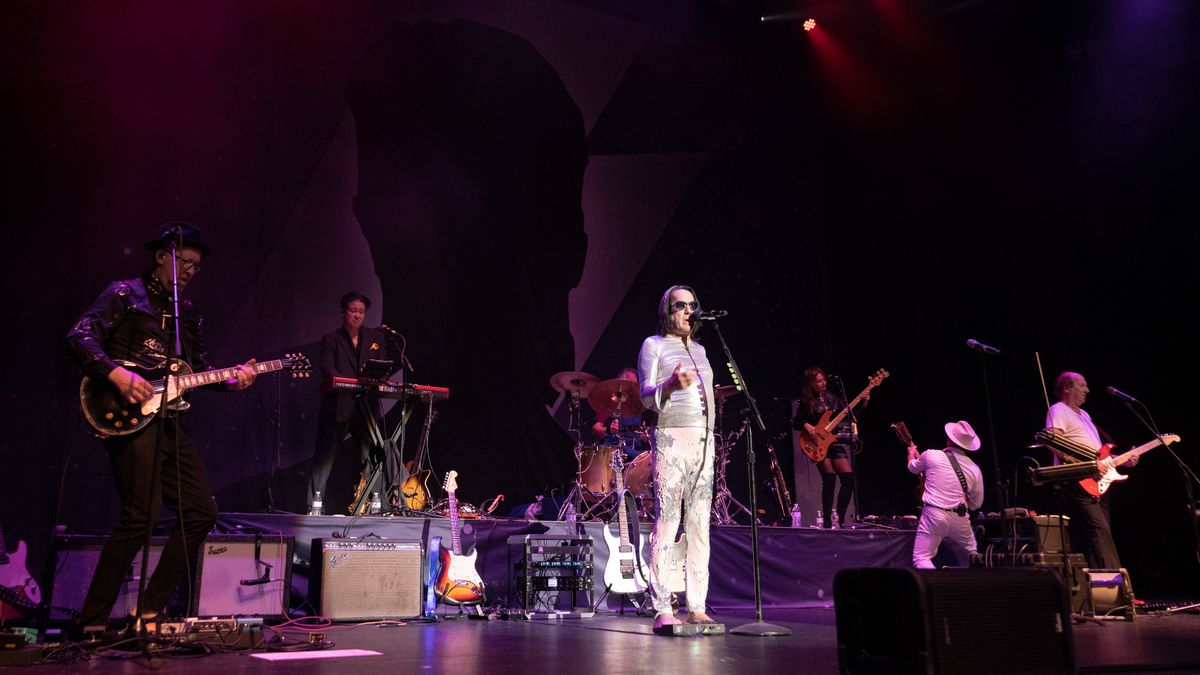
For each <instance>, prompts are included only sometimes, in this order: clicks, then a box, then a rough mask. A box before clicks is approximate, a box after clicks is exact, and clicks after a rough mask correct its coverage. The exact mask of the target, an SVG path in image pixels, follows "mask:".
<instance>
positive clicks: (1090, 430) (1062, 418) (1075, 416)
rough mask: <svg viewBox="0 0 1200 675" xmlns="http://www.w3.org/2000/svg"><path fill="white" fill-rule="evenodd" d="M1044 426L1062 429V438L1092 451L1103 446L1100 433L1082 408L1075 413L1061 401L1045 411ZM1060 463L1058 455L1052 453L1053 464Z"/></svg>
mask: <svg viewBox="0 0 1200 675" xmlns="http://www.w3.org/2000/svg"><path fill="white" fill-rule="evenodd" d="M1046 426H1047V427H1054V428H1055V429H1062V436H1063V437H1064V438H1066V439H1068V440H1072V441H1075V442H1076V443H1079V444H1080V445H1084V446H1086V447H1088V448H1091V449H1092V450H1099V449H1100V446H1101V445H1104V443H1103V442H1102V441H1101V440H1100V432H1099V431H1098V430H1097V429H1096V425H1095V424H1092V416H1091V415H1089V414H1087V411H1086V410H1084V409H1083V408H1080V409H1079V411H1078V412H1076V411H1075V409H1074V408H1072V407H1071V406H1069V405H1067V404H1066V403H1063V402H1062V401H1059V402H1058V403H1055V404H1054V405H1052V406H1050V409H1049V410H1047V411H1046ZM1061 462H1062V460H1060V459H1059V457H1058V453H1054V463H1055V464H1059V463H1061Z"/></svg>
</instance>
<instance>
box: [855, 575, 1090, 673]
mask: <svg viewBox="0 0 1200 675" xmlns="http://www.w3.org/2000/svg"><path fill="white" fill-rule="evenodd" d="M833 597H834V607H835V609H836V621H837V643H838V665H839V666H840V668H841V672H843V673H856V674H859V675H868V674H869V675H875V674H878V675H898V674H901V673H913V674H921V675H926V674H934V673H944V674H947V675H949V674H956V673H971V674H972V675H985V674H995V675H1011V674H1012V673H1022V674H1023V675H1032V674H1033V673H1063V674H1067V673H1074V672H1075V653H1074V645H1073V644H1072V641H1071V613H1070V609H1069V608H1068V606H1067V593H1066V589H1065V588H1064V587H1063V582H1062V578H1061V577H1060V576H1059V575H1058V574H1055V573H1054V572H1053V571H1051V570H1050V569H1048V568H1045V567H1015V568H988V569H963V568H959V569H940V570H914V569H897V568H884V567H867V568H850V569H844V570H842V571H840V572H838V574H837V576H836V577H834V581H833Z"/></svg>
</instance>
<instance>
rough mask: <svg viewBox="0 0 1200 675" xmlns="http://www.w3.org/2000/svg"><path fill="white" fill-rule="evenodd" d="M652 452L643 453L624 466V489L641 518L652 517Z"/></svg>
mask: <svg viewBox="0 0 1200 675" xmlns="http://www.w3.org/2000/svg"><path fill="white" fill-rule="evenodd" d="M653 455H654V453H652V452H649V451H647V452H643V453H642V454H640V455H638V456H637V457H635V458H634V459H633V461H632V462H630V463H629V464H627V465H626V466H625V489H626V490H628V491H629V494H631V495H633V498H634V500H635V501H636V502H637V504H638V511H639V512H640V513H641V515H642V516H643V517H647V518H653V517H654V471H653V461H652V459H653Z"/></svg>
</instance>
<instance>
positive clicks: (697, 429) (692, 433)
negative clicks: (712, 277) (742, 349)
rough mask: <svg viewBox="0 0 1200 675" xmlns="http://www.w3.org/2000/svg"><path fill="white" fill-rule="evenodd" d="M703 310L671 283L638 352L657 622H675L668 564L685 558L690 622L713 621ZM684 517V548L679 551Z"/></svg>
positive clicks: (709, 395)
mask: <svg viewBox="0 0 1200 675" xmlns="http://www.w3.org/2000/svg"><path fill="white" fill-rule="evenodd" d="M699 309H700V303H699V301H698V300H697V299H696V293H695V291H693V290H692V289H691V288H689V287H688V286H672V287H671V288H669V289H667V292H666V293H664V294H663V296H662V300H660V301H659V304H658V335H652V336H650V337H648V338H646V340H645V342H643V343H642V349H641V352H640V353H639V354H638V381H639V382H640V385H641V398H642V404H643V405H645V406H646V407H647V408H649V409H651V410H654V411H655V412H657V413H658V423H657V425H656V426H655V428H654V436H653V442H652V446H651V450H652V452H653V453H654V455H653V458H654V464H653V467H654V468H653V476H654V493H655V499H656V501H657V506H658V509H657V514H658V517H657V520H655V521H654V531H653V533H652V534H651V537H650V586H651V590H652V591H653V594H654V609H655V611H656V612H657V614H656V616H655V617H654V627H655V628H660V627H662V626H667V625H672V624H678V623H680V621H679V619H677V618H676V617H675V614H674V612H673V611H672V609H671V592H670V588H669V582H670V577H671V573H672V569H673V567H674V566H675V564H676V563H677V562H679V561H678V560H677V558H679V557H680V556H682V558H683V561H684V562H685V569H686V580H687V581H686V584H687V585H686V590H687V608H688V622H689V623H713V620H712V618H711V617H709V615H708V614H707V613H705V611H704V605H705V601H706V600H707V598H708V557H709V541H708V524H709V520H710V516H709V512H710V511H711V508H712V496H713V454H714V449H715V444H714V442H713V415H714V412H713V405H712V402H713V400H714V399H713V371H712V367H711V366H710V365H709V363H708V357H707V356H706V355H705V352H704V347H703V346H702V345H700V344H698V343H697V342H696V341H695V340H693V339H692V335H693V328H692V322H691V321H690V320H689V319H691V317H692V315H693V314H694V313H695V312H696V311H698V310H699ZM681 519H683V520H684V533H685V535H686V540H687V546H686V551H678V550H676V549H677V547H676V545H675V544H676V539H675V534H676V532H677V531H678V530H679V521H680V520H681Z"/></svg>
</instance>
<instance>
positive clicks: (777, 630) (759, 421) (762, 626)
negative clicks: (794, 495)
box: [712, 319, 792, 637]
mask: <svg viewBox="0 0 1200 675" xmlns="http://www.w3.org/2000/svg"><path fill="white" fill-rule="evenodd" d="M712 327H713V330H715V331H716V332H717V340H719V341H720V342H721V350H722V351H724V352H725V361H726V362H727V363H728V364H729V368H730V370H731V371H732V372H733V376H734V377H736V378H737V382H738V384H740V385H741V387H742V392H743V393H745V394H746V402H747V403H748V404H749V406H750V414H751V418H752V422H753V423H752V424H750V425H749V426H747V427H746V475H747V481H748V482H749V483H750V539H751V542H752V544H753V546H752V551H753V555H752V557H753V560H754V618H755V621H754V622H753V623H747V624H742V625H741V626H738V627H737V628H734V629H732V630H730V631H729V632H730V633H733V634H735V635H753V636H757V637H769V636H783V635H791V634H792V631H790V630H788V629H787V628H784V627H783V626H777V625H775V624H773V623H766V622H764V621H763V613H762V579H761V577H760V576H759V567H758V562H759V550H758V499H757V495H756V483H757V481H755V480H754V428H755V427H758V430H759V431H762V432H764V433H765V432H766V430H767V425H766V424H764V423H763V418H762V413H761V412H759V409H758V402H757V401H755V400H754V397H753V396H752V395H751V394H750V388H749V387H748V386H747V385H746V378H744V377H742V371H741V369H740V368H738V365H737V362H736V361H734V360H733V353H732V352H730V351H729V345H728V344H727V343H726V342H725V336H724V335H722V334H721V325H720V324H719V323H717V321H716V319H713V320H712Z"/></svg>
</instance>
